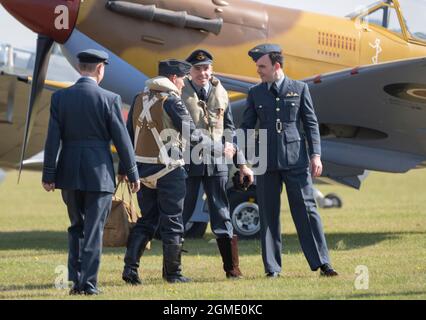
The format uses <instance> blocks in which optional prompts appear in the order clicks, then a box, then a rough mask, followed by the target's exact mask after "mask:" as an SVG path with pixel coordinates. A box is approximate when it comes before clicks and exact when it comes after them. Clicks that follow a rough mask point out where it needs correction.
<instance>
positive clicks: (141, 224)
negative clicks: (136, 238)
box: [132, 168, 186, 244]
mask: <svg viewBox="0 0 426 320" xmlns="http://www.w3.org/2000/svg"><path fill="white" fill-rule="evenodd" d="M185 178H186V173H185V171H184V169H183V168H177V169H175V170H174V171H172V172H170V173H169V174H167V175H165V176H164V177H162V178H160V179H159V180H158V182H157V189H150V188H148V187H146V186H145V185H143V184H142V185H141V189H140V191H139V192H138V194H137V196H138V203H139V207H140V209H141V212H142V217H141V218H140V219H138V221H137V223H136V225H135V227H134V228H133V229H132V233H138V234H146V235H148V237H149V238H150V239H152V237H153V236H154V234H155V232H156V230H157V228H160V234H161V239H162V241H163V243H164V244H180V243H181V239H182V236H183V231H184V229H183V221H182V210H183V202H184V199H185Z"/></svg>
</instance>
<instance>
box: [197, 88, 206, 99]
mask: <svg viewBox="0 0 426 320" xmlns="http://www.w3.org/2000/svg"><path fill="white" fill-rule="evenodd" d="M199 98H200V100H202V101H206V89H204V88H201V90H200V96H199Z"/></svg>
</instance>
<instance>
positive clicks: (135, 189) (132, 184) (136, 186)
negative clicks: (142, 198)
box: [130, 180, 141, 193]
mask: <svg viewBox="0 0 426 320" xmlns="http://www.w3.org/2000/svg"><path fill="white" fill-rule="evenodd" d="M140 188H141V182H140V181H139V180H137V181H136V182H130V190H131V191H132V193H136V192H138V191H139V189H140Z"/></svg>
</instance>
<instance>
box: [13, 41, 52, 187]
mask: <svg viewBox="0 0 426 320" xmlns="http://www.w3.org/2000/svg"><path fill="white" fill-rule="evenodd" d="M53 43H54V41H53V39H51V38H49V37H46V36H43V35H39V36H38V38H37V52H36V59H35V66H34V73H33V78H32V83H31V94H30V100H29V103H28V110H27V117H26V121H25V131H24V141H23V143H22V150H21V159H20V162H19V173H18V183H19V181H20V179H21V172H22V168H23V162H24V160H25V151H26V148H27V144H28V141H29V138H30V135H31V129H32V127H33V125H34V117H33V113H34V110H36V109H37V102H38V101H39V98H40V94H41V92H42V91H43V87H44V81H45V80H46V74H47V67H48V65H49V58H50V54H51V52H52V48H53Z"/></svg>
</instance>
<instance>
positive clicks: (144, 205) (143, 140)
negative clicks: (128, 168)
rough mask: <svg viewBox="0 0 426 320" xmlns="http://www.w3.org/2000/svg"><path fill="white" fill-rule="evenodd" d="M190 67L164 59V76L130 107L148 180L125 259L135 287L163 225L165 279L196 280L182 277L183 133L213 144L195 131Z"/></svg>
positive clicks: (140, 160) (134, 138)
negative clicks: (185, 93) (185, 97)
mask: <svg viewBox="0 0 426 320" xmlns="http://www.w3.org/2000/svg"><path fill="white" fill-rule="evenodd" d="M189 67H190V65H189V64H188V63H187V62H186V61H182V60H176V59H168V60H163V61H160V62H159V65H158V71H159V72H158V74H159V76H158V77H155V78H153V79H149V80H147V81H146V82H145V90H144V91H143V92H141V93H139V94H138V95H136V97H135V99H134V101H133V104H132V107H131V109H130V111H129V116H128V119H127V130H128V133H129V135H130V138H131V140H132V141H135V144H134V150H135V154H136V161H137V162H138V170H139V176H140V177H141V181H142V186H141V190H140V192H138V202H139V207H140V209H141V211H142V212H143V216H142V218H140V219H138V221H137V223H136V225H135V227H134V228H133V229H132V231H131V233H130V235H129V240H128V243H127V250H126V255H125V257H124V270H123V273H122V279H123V280H124V281H125V282H126V283H129V284H132V285H139V284H141V283H142V281H141V279H140V277H139V274H138V269H139V265H140V259H141V257H142V255H143V253H144V250H145V247H146V245H147V243H148V242H149V241H150V240H151V239H152V238H153V237H154V235H155V232H156V230H157V229H158V230H159V231H160V234H161V240H162V242H163V278H164V280H166V281H167V282H170V283H176V282H188V281H190V279H188V278H187V277H185V276H183V275H182V263H181V253H182V246H183V232H184V227H183V221H182V210H183V203H184V199H185V192H186V190H185V189H186V188H185V179H186V176H187V175H186V172H185V169H184V168H183V165H184V160H183V150H182V145H183V140H182V135H183V133H184V132H189V133H190V137H189V139H188V138H187V139H188V140H190V143H199V142H201V143H203V144H204V143H205V144H207V145H208V146H210V145H211V143H210V141H209V138H208V137H206V136H203V135H202V134H201V133H200V132H197V130H195V126H194V123H193V121H192V119H191V116H190V115H189V113H188V111H187V109H186V107H185V105H184V104H183V103H182V100H181V97H180V95H181V90H182V88H183V87H184V85H185V84H184V80H183V77H184V76H185V75H186V74H187V73H188V71H189ZM164 133H166V134H164ZM160 137H161V138H160ZM165 140H167V141H168V142H167V146H166V145H165V142H164V141H165ZM119 168H120V169H119V174H120V176H119V180H123V179H124V175H125V171H124V169H123V168H122V166H121V164H120V166H119Z"/></svg>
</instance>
